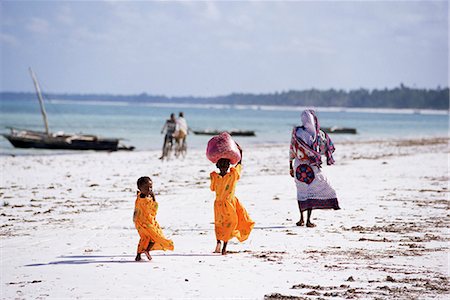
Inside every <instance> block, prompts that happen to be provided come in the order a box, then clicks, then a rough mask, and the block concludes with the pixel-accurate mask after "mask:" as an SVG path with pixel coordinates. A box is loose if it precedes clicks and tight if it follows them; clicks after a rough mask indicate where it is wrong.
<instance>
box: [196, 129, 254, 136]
mask: <svg viewBox="0 0 450 300" xmlns="http://www.w3.org/2000/svg"><path fill="white" fill-rule="evenodd" d="M224 131H226V132H228V133H229V134H230V135H231V136H256V134H255V132H254V131H253V130H231V131H227V130H223V131H220V130H193V132H194V133H195V134H198V135H219V134H221V133H222V132H224Z"/></svg>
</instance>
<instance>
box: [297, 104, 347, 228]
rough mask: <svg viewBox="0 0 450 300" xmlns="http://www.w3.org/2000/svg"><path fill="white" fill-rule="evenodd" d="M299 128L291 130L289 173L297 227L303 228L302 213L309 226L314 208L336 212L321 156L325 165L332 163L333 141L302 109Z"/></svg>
mask: <svg viewBox="0 0 450 300" xmlns="http://www.w3.org/2000/svg"><path fill="white" fill-rule="evenodd" d="M301 120H302V126H298V127H294V129H293V131H292V138H291V145H290V151H289V167H290V174H291V176H292V177H294V178H295V185H296V187H297V202H298V208H299V211H300V221H298V222H297V226H303V225H305V221H304V219H303V212H304V211H305V210H306V211H307V219H306V226H307V227H315V226H316V225H315V224H313V223H311V212H312V210H313V209H339V204H338V200H337V196H336V192H335V190H334V189H333V188H332V187H331V185H330V183H329V182H328V180H327V178H326V177H325V176H324V175H323V174H322V172H321V169H320V167H321V164H322V158H321V155H322V154H324V155H325V156H326V158H327V164H328V165H331V164H333V163H334V160H333V156H332V153H333V152H334V146H333V142H332V141H331V139H330V137H329V136H328V135H327V134H326V133H325V132H323V131H322V130H320V126H319V122H318V120H317V117H316V114H315V112H314V111H313V110H305V111H303V113H302V115H301Z"/></svg>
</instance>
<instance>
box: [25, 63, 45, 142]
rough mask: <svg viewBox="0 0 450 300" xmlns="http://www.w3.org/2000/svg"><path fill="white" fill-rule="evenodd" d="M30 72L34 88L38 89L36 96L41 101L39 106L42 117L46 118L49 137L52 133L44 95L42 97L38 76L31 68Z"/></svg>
mask: <svg viewBox="0 0 450 300" xmlns="http://www.w3.org/2000/svg"><path fill="white" fill-rule="evenodd" d="M29 70H30V74H31V78H32V79H33V83H34V88H35V89H36V94H37V96H38V99H39V105H40V106H41V113H42V117H43V118H44V125H45V133H46V134H47V135H49V134H50V132H49V130H48V121H47V113H46V112H45V107H44V101H43V100H42V95H41V89H40V88H39V83H38V81H37V78H36V76H35V75H34V72H33V70H31V68H29Z"/></svg>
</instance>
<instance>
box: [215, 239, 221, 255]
mask: <svg viewBox="0 0 450 300" xmlns="http://www.w3.org/2000/svg"><path fill="white" fill-rule="evenodd" d="M220 246H222V243H221V242H220V241H219V240H217V244H216V250H214V253H220Z"/></svg>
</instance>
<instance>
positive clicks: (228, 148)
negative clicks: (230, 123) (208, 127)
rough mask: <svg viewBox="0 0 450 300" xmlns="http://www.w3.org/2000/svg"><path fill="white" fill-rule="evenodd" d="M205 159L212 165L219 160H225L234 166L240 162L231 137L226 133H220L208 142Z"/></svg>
mask: <svg viewBox="0 0 450 300" xmlns="http://www.w3.org/2000/svg"><path fill="white" fill-rule="evenodd" d="M206 157H207V158H208V159H209V160H210V161H211V162H212V163H214V164H215V163H217V161H218V160H219V159H221V158H226V159H229V160H230V163H231V164H232V165H234V164H236V163H238V162H239V161H240V160H241V153H240V152H239V148H238V147H237V145H236V142H235V141H234V140H233V139H232V138H231V135H230V134H229V133H228V132H222V133H221V134H219V135H216V136H213V137H212V138H211V139H210V140H209V142H208V146H207V147H206Z"/></svg>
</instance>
